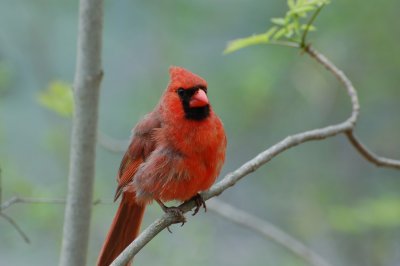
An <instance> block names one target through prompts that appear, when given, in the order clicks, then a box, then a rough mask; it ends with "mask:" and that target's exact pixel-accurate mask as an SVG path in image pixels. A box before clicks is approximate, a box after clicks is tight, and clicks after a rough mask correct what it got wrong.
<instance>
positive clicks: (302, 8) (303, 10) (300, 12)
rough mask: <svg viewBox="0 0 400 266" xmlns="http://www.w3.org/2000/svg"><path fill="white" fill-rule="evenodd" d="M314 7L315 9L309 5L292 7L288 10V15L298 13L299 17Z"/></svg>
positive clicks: (305, 14)
mask: <svg viewBox="0 0 400 266" xmlns="http://www.w3.org/2000/svg"><path fill="white" fill-rule="evenodd" d="M315 9H316V7H314V6H309V5H305V6H300V7H296V8H294V9H291V10H289V12H288V15H289V16H292V15H298V16H300V17H305V16H307V12H309V11H313V10H315Z"/></svg>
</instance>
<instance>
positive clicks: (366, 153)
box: [346, 130, 400, 169]
mask: <svg viewBox="0 0 400 266" xmlns="http://www.w3.org/2000/svg"><path fill="white" fill-rule="evenodd" d="M346 136H347V138H348V139H349V141H350V143H351V144H352V145H353V146H354V148H355V149H356V150H357V151H358V152H359V153H360V154H361V155H362V156H363V157H364V158H365V159H367V160H368V161H369V162H371V163H373V164H375V165H376V166H381V167H389V168H395V169H400V161H398V160H393V159H390V158H385V157H381V156H378V155H376V154H375V153H373V152H372V151H370V150H369V149H368V148H367V147H366V146H365V145H363V144H362V143H361V142H360V141H359V140H358V138H357V137H356V136H355V135H354V132H353V131H352V130H350V131H347V132H346Z"/></svg>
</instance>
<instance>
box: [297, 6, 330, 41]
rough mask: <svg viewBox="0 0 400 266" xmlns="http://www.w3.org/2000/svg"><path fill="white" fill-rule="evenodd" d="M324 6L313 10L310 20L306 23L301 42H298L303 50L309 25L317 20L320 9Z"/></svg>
mask: <svg viewBox="0 0 400 266" xmlns="http://www.w3.org/2000/svg"><path fill="white" fill-rule="evenodd" d="M324 6H325V4H322V5H321V6H320V7H318V8H317V10H315V12H314V14H313V15H312V17H311V18H310V20H309V21H308V23H307V26H306V28H305V29H304V32H303V36H302V37H301V42H300V47H301V48H305V47H306V41H307V34H308V32H309V31H310V27H311V25H312V24H313V23H314V21H315V19H316V18H317V16H318V14H319V12H321V10H322V8H324Z"/></svg>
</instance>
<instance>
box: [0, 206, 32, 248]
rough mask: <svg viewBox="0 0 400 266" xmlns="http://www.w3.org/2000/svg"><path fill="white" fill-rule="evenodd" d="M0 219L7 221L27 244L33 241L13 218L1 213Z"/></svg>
mask: <svg viewBox="0 0 400 266" xmlns="http://www.w3.org/2000/svg"><path fill="white" fill-rule="evenodd" d="M0 217H3V218H4V220H6V221H7V222H8V223H9V224H11V225H12V226H13V227H14V228H15V230H17V232H18V233H19V234H20V235H21V237H22V239H23V240H24V241H25V243H27V244H29V243H30V242H31V241H30V240H29V237H28V236H27V235H26V234H25V232H24V231H23V230H22V229H21V227H19V225H18V224H17V222H16V221H14V219H13V218H11V217H10V216H8V215H7V214H5V213H2V212H0Z"/></svg>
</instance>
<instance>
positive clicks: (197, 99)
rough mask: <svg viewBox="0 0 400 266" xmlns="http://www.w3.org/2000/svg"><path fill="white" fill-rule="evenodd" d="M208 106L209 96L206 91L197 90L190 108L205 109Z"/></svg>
mask: <svg viewBox="0 0 400 266" xmlns="http://www.w3.org/2000/svg"><path fill="white" fill-rule="evenodd" d="M206 105H208V98H207V94H206V93H205V91H204V90H201V89H199V90H197V91H196V93H195V94H194V95H193V96H192V98H191V100H190V102H189V106H190V107H203V106H206Z"/></svg>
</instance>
